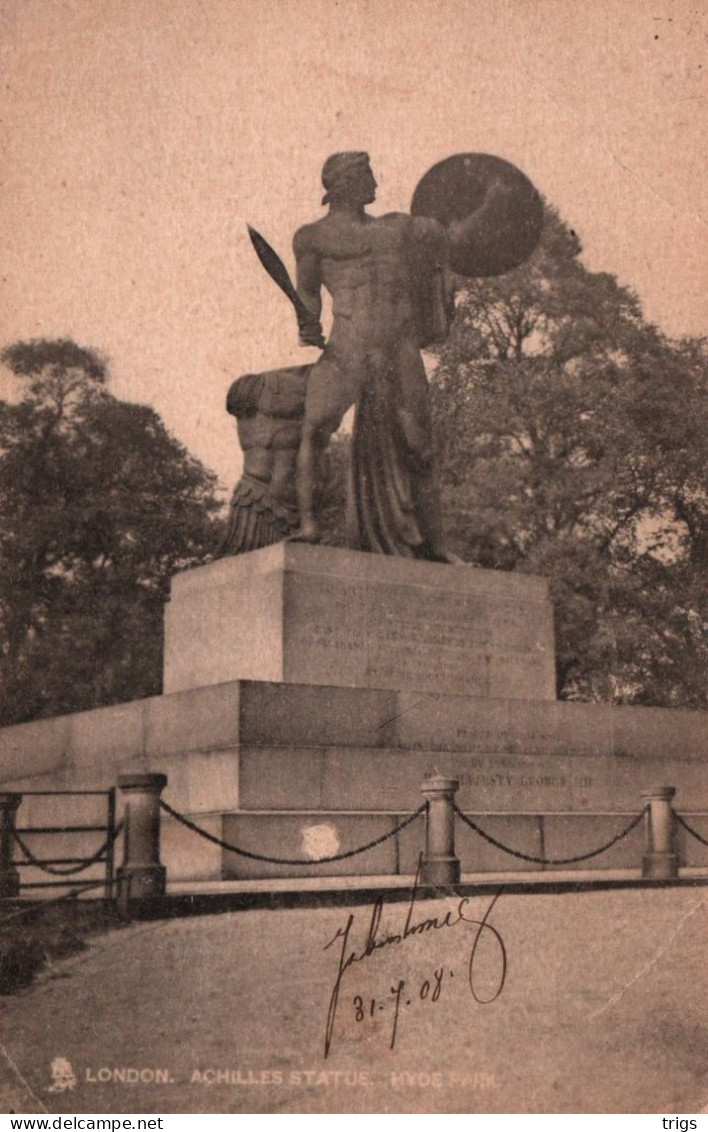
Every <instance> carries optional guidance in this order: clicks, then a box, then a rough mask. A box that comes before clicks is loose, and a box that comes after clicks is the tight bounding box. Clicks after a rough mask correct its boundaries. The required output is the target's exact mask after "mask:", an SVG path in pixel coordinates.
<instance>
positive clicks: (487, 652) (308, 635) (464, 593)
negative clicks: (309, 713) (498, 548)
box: [164, 543, 555, 700]
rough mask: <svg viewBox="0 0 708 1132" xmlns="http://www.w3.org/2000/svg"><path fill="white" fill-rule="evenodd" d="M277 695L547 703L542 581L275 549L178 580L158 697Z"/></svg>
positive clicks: (547, 614)
mask: <svg viewBox="0 0 708 1132" xmlns="http://www.w3.org/2000/svg"><path fill="white" fill-rule="evenodd" d="M231 680H261V681H271V682H275V683H286V684H293V683H294V684H309V685H328V686H332V687H347V688H381V689H395V690H396V691H420V692H426V691H427V692H436V691H438V692H445V693H447V694H448V695H450V694H457V695H464V696H485V697H488V696H491V697H512V698H514V699H524V700H552V699H554V698H555V664H554V647H553V613H552V608H551V605H550V602H549V600H548V592H547V585H546V582H545V581H543V580H542V579H541V578H533V577H527V576H524V575H521V574H502V573H499V572H497V571H491V570H478V569H475V568H474V567H472V566H446V565H440V564H437V563H429V562H418V561H413V560H409V559H402V558H388V557H384V556H381V555H375V554H360V553H357V552H354V551H346V550H335V549H333V548H331V547H319V546H317V547H315V546H307V545H304V544H298V543H280V544H279V545H277V546H272V547H266V548H264V549H263V550H258V551H254V552H253V553H251V554H244V555H239V556H236V557H234V558H225V559H221V560H219V561H217V562H214V563H212V564H211V565H209V566H204V567H201V568H199V569H196V570H190V571H187V572H185V573H184V574H179V575H177V576H176V577H175V578H174V579H173V582H172V594H171V600H170V604H169V606H168V608H167V611H166V615H165V670H164V688H165V692H180V691H185V690H187V689H189V688H197V687H204V686H206V685H210V684H221V683H225V682H226V681H231Z"/></svg>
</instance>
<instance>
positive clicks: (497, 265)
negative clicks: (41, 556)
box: [221, 152, 543, 562]
mask: <svg viewBox="0 0 708 1132" xmlns="http://www.w3.org/2000/svg"><path fill="white" fill-rule="evenodd" d="M322 182H323V185H324V188H325V190H326V192H325V196H324V199H323V204H326V205H328V206H329V210H328V212H327V214H326V215H325V216H324V217H322V218H321V219H320V220H317V221H315V222H314V223H312V224H307V225H305V226H304V227H302V228H300V229H299V231H298V232H297V233H296V235H295V239H294V251H295V258H296V262H297V287H296V288H294V287H293V285H292V283H291V281H290V278H289V276H288V273H287V270H286V269H285V267H284V265H283V264H282V262H281V261H280V259H279V258H278V256H277V255H276V254H275V252H274V251H273V249H272V248H271V247H270V246H269V245H268V244H267V243H266V241H265V240H264V239H263V237H262V236H260V235H259V234H258V233H257V232H254V231H253V230H250V232H251V239H252V241H253V244H254V247H255V249H256V251H257V253H258V255H259V258H260V259H261V262H262V263H263V265H264V267H265V268H266V270H267V271H268V272H269V274H270V275H271V277H272V278H273V279H274V280H275V282H276V283H278V285H279V286H280V287H281V288H282V289H283V290H284V291H285V293H286V294H287V295H288V297H289V298H290V300H291V302H292V303H293V305H294V307H295V310H296V313H297V319H298V325H299V330H300V341H301V343H302V344H303V345H306V346H318V347H320V348H322V354H321V355H320V357H319V359H318V360H317V361H316V362H315V363H314V365H312V366H299V367H290V368H288V369H280V370H271V371H269V372H266V373H262V374H247V375H245V376H244V377H242V378H239V379H238V381H236V382H234V384H233V386H232V387H231V390H230V391H229V398H228V401H227V408H228V411H229V412H230V413H232V414H233V415H234V416H236V417H237V419H238V429H239V439H240V441H241V445H242V448H243V450H244V473H243V477H242V479H241V480H240V481H239V483H238V485H237V487H236V490H235V492H234V496H233V499H232V504H231V514H230V521H229V528H228V531H227V534H226V537H225V540H224V544H223V547H222V551H221V553H222V554H227V555H228V554H239V553H242V552H244V551H248V550H255V549H258V548H259V547H262V546H266V545H269V544H272V543H274V542H278V541H280V540H281V539H283V538H285V537H288V536H289V537H290V538H291V539H293V540H297V541H301V542H307V543H317V542H318V541H319V538H320V530H319V524H318V519H317V503H316V501H317V496H318V490H319V487H320V480H321V476H320V465H321V456H322V453H323V451H324V449H325V447H326V446H327V444H328V442H329V440H330V437H331V436H332V434H333V432H335V431H336V429H337V428H338V427H339V425H340V423H341V421H342V418H343V416H344V414H345V413H346V412H347V410H348V409H349V408H351V406H352V405H354V406H355V407H356V411H355V423H354V436H353V441H352V455H351V467H350V469H349V483H348V507H347V544H348V546H349V547H350V548H351V549H354V550H363V551H373V552H375V553H379V554H387V555H394V556H399V557H406V558H418V559H427V560H429V561H437V562H447V561H451V557H450V555H449V554H448V553H447V551H446V549H445V545H444V538H443V527H442V515H441V508H440V503H439V496H438V490H437V484H436V480H435V474H434V466H433V442H432V423H431V414H430V407H429V397H428V381H427V377H426V372H425V368H424V365H423V361H422V358H421V354H420V351H421V348H424V347H425V346H428V345H431V344H433V343H438V342H442V341H444V340H445V338H446V337H447V334H448V331H449V329H450V325H451V322H452V319H453V317H454V310H455V307H454V286H455V277H456V276H460V275H462V276H468V277H469V276H483V275H495V274H499V273H501V272H503V271H508V270H510V269H511V268H513V267H516V266H517V265H518V264H519V263H521V262H523V260H524V259H526V258H527V256H528V255H529V254H530V252H531V251H532V250H533V248H534V247H535V245H536V243H537V241H538V238H539V235H540V231H541V225H542V218H543V211H542V205H541V200H540V197H539V195H538V193H537V192H536V190H535V189H534V188H533V186H532V185H531V183H530V182H529V181H528V180H527V178H526V177H525V176H524V175H523V174H522V173H520V172H519V170H518V169H516V168H515V167H514V166H513V165H510V164H509V163H508V162H506V161H503V160H501V159H500V158H497V157H492V156H490V155H486V154H460V155H457V156H454V157H450V158H447V159H446V160H445V161H442V162H440V163H439V164H438V165H436V166H434V167H433V168H432V169H431V170H430V171H429V172H428V173H427V174H426V176H425V177H424V178H423V179H422V181H421V182H420V184H419V185H418V188H417V189H416V192H415V194H414V197H413V203H412V208H411V213H412V215H408V214H406V213H399V212H395V213H388V214H387V215H385V216H381V217H373V216H371V215H369V214H368V213H367V212H366V206H367V205H369V204H371V203H372V202H373V201H374V199H375V196H376V187H377V186H376V181H375V179H374V175H373V173H372V170H371V166H370V164H369V158H368V155H367V154H366V153H359V152H355V153H336V154H334V155H333V156H331V157H329V158H328V159H327V161H326V162H325V164H324V168H323V170H322ZM322 287H324V288H325V289H326V291H327V292H328V293H329V295H330V296H331V300H332V327H331V330H330V333H329V337H328V339H327V342H326V344H325V341H324V338H323V333H322V326H321V323H320V315H321V309H322V298H321V291H322Z"/></svg>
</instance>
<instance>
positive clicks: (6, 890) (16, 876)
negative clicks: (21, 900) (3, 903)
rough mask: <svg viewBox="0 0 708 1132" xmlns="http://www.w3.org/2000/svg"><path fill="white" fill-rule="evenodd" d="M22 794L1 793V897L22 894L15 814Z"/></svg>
mask: <svg viewBox="0 0 708 1132" xmlns="http://www.w3.org/2000/svg"><path fill="white" fill-rule="evenodd" d="M21 801H22V795H21V794H0V897H2V896H5V897H13V896H19V894H20V872H19V869H17V868H16V867H15V863H14V850H15V839H14V837H13V836H12V835H13V833H14V831H15V815H16V813H17V809H18V807H19V805H20V802H21Z"/></svg>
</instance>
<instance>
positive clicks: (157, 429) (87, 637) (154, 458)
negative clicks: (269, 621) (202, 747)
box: [0, 339, 220, 724]
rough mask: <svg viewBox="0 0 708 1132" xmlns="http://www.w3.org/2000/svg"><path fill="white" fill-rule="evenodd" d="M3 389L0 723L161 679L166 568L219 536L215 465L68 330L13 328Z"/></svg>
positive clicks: (106, 698) (114, 698)
mask: <svg viewBox="0 0 708 1132" xmlns="http://www.w3.org/2000/svg"><path fill="white" fill-rule="evenodd" d="M0 358H1V360H2V361H3V362H4V363H5V364H6V365H7V366H9V367H10V369H12V370H13V372H14V373H15V374H16V375H17V377H18V378H20V379H21V380H22V382H23V385H24V389H23V396H22V397H21V399H20V400H19V401H18V402H17V403H8V402H3V401H0V524H1V529H0V723H2V724H8V723H14V722H21V721H22V720H26V719H31V718H35V717H37V716H43V715H52V714H56V713H58V712H64V711H77V710H80V709H83V708H87V707H93V706H97V705H100V704H109V703H115V702H118V701H124V700H130V699H134V698H137V697H140V696H146V695H150V694H155V693H159V691H160V682H161V669H162V612H163V605H164V601H165V598H166V596H167V590H168V584H169V578H170V576H171V574H172V573H173V572H174V571H175V570H178V569H186V568H188V567H190V566H194V565H197V564H199V563H202V562H203V561H204V560H205V558H206V557H207V556H208V554H209V552H210V550H211V548H212V546H213V545H214V541H215V521H216V513H217V511H218V509H219V506H220V505H219V503H218V501H217V500H216V498H215V495H214V490H215V486H216V478H215V476H214V475H213V474H212V473H210V472H208V471H206V469H205V468H204V467H203V466H202V465H201V464H200V463H199V461H197V460H195V459H194V458H193V457H192V456H190V455H189V454H188V453H187V451H186V450H185V449H184V448H183V446H182V445H181V444H179V443H178V442H177V441H176V440H175V439H174V437H172V436H170V434H169V433H168V432H167V431H166V429H165V427H164V425H163V424H162V422H161V420H160V418H159V417H158V416H157V414H156V413H155V412H154V411H153V410H152V409H150V408H148V407H146V406H143V405H135V404H129V403H127V402H124V401H120V400H118V399H116V398H115V397H113V396H112V395H111V394H110V393H109V392H108V389H107V386H106V381H107V366H106V363H105V362H104V361H103V359H101V358H100V357H99V355H98V354H97V353H96V352H95V351H93V350H90V349H85V348H83V347H81V346H78V345H77V344H76V343H74V342H72V341H69V340H64V341H49V340H45V339H40V340H35V341H29V342H18V343H15V344H14V345H12V346H9V347H8V348H7V349H5V350H4V351H3V353H2V355H0Z"/></svg>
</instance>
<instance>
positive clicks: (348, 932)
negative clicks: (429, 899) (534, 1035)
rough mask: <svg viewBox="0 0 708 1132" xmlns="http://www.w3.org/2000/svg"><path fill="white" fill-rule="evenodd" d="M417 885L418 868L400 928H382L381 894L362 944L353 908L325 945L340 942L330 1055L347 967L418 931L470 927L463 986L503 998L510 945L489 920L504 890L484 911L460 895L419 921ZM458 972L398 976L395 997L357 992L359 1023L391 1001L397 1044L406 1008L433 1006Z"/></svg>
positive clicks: (328, 1033) (328, 1032)
mask: <svg viewBox="0 0 708 1132" xmlns="http://www.w3.org/2000/svg"><path fill="white" fill-rule="evenodd" d="M419 868H420V865H419ZM417 890H418V874H416V878H415V883H414V885H413V892H412V896H411V900H410V903H409V905H408V910H407V915H406V917H405V922H404V923H403V925H402V928H401V930H400V931H394V932H388V933H385V934H382V933H381V931H380V924H381V915H382V910H383V900H382V899H379V900H377V901H376V902H375V904H374V905H373V907H372V909H371V917H370V920H369V924H368V930H367V932H366V940H365V943H364V946H363V948H361V950H359V949H357V948H356V947H352V944H351V940H352V937H353V935H354V928H355V916H354V914H350V916H349V917H348V919H347V922H346V924H345V925H344V926H343V927H340V928H338V929H337V931H336V932H335V934H334V936H333V937H332V939H330V940H329V942H328V943H327V944H326V945H325V950H329V949H330V948H331V947H333V946H335V945H337V944H338V945H339V964H338V970H337V973H336V977H335V980H334V986H333V988H332V994H331V997H330V1001H329V1009H328V1012H327V1025H326V1028H325V1048H324V1055H325V1057H327V1056H328V1054H329V1052H330V1049H331V1046H332V1040H333V1037H334V1028H335V1020H336V1016H337V1008H338V1004H339V998H340V991H341V990H342V984H343V982H344V979H345V976H346V974H347V972H349V971H351V970H352V968H354V967H359V966H360V965H361V964H362V963H366V962H367V960H370V959H371V958H372V957H373V956H374V955H375V954H377V953H379V952H381V950H383V949H389V948H392V947H393V948H396V949H397V948H398V947H400V946H401V945H405V944H406V943H407V941H409V940H410V939H411V938H412V937H415V938H420V936H422V935H424V936H437V935H438V933H440V932H443V933H444V934H447V933H448V932H449V931H450V930H451V929H452V930H454V931H455V934H456V935H457V934H459V933H461V932H464V934H467V933H469V935H468V940H469V946H470V951H469V953H468V956H469V957H468V959H467V962H466V963H465V967H466V972H465V974H466V979H464V980H463V979H460V983H461V984H462V986H463V987H464V984H465V982H466V983H467V988H468V991H469V993H470V994H471V995H472V997H473V998H474V1000H475V1002H477V1003H479V1004H480V1005H488V1004H489V1003H492V1002H494V1001H495V1000H496V999H497V998H499V995H500V994H501V992H502V990H503V989H504V983H505V981H506V968H507V957H506V947H505V946H504V941H503V939H502V937H501V934H500V932H499V931H498V930H497V928H495V927H494V926H493V925H492V924H491V923H490V922H489V920H490V916H491V913H492V910H493V909H494V906H495V905H496V903H497V901H498V899H499V896H500V895H501V891H500V892H497V894H496V896H495V897H494V898H493V899H492V900H491V902H490V903H489V905H488V906H487V908H486V909H485V911H484V912H483V914H482V915H481V916H480V917H477V916H474V915H471V914H470V913H471V908H470V900H469V898H468V897H461V898H460V899H459V900H457V902H456V907H453V908H448V909H447V910H446V911H445V914H444V915H437V916H430V917H427V918H425V919H423V920H419V921H416V920H415V919H414V909H415V907H416V905H415V900H416V896H417ZM455 929H456V930H455ZM486 940H489V941H491V942H492V944H493V947H494V948H495V949H496V951H497V957H496V962H495V961H493V960H492V962H493V966H494V968H496V970H495V971H494V973H492V972H491V971H490V970H489V966H490V959H491V956H490V953H489V951H488V950H487V953H486V955H485V956H484V958H481V951H482V948H481V947H480V943H481V942H483V941H486ZM465 951H466V948H465ZM480 967H484V968H486V969H487V970H486V975H487V977H486V979H485V978H484V974H483V975H482V980H481V981H482V983H483V984H484V985H485V987H486V991H487V993H486V994H482V993H480V971H479V969H480ZM490 976H491V978H490ZM454 978H455V970H454V969H453V967H452V966H447V965H441V966H437V967H435V968H434V969H433V971H432V972H431V974H430V976H429V977H427V978H425V979H423V980H422V981H420V982H415V981H413V980H411V979H409V980H408V982H407V981H406V980H405V979H401V978H399V979H397V981H395V982H394V985H393V986H391V989H390V997H389V996H387V995H384V996H383V997H382V998H379V997H377V996H375V997H371V998H369V997H367V998H365V997H364V996H363V995H361V994H355V995H354V996H353V997H352V1000H351V1001H352V1005H353V1009H354V1021H355V1023H363V1022H364V1021H365V1019H367V1018H368V1019H374V1018H376V1017H377V1016H378V1013H379V1011H385V1010H386V1008H387V1007H388V1008H389V1009H390V1008H391V1006H393V1023H392V1029H391V1041H390V1048H391V1049H393V1048H394V1047H395V1044H396V1035H397V1033H398V1029H399V1020H400V1018H401V1016H402V1011H404V1010H407V1009H408V1008H410V1007H412V1006H413V1005H414V1004H416V1003H417V1004H421V1003H427V1004H429V1008H430V1006H431V1004H433V1003H437V1002H438V1001H439V1000H440V998H441V995H442V994H443V989H444V988H447V987H448V986H449V984H450V982H451V980H453V979H454ZM490 982H491V985H490ZM458 985H459V983H458Z"/></svg>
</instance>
